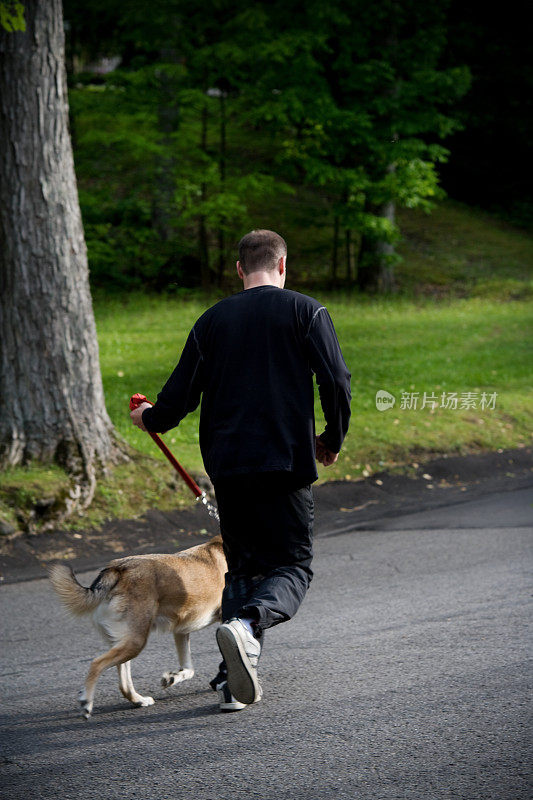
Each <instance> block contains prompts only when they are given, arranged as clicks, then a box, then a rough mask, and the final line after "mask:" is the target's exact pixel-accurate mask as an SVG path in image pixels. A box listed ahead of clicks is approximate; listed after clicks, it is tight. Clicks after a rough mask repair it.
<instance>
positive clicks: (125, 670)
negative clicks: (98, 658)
mask: <svg viewBox="0 0 533 800" xmlns="http://www.w3.org/2000/svg"><path fill="white" fill-rule="evenodd" d="M117 669H118V685H119V687H120V691H121V692H122V694H123V695H124V697H125V698H126V700H130V701H131V702H132V703H134V704H135V705H136V706H153V704H154V702H155V701H154V698H153V697H143V695H142V694H139V693H138V692H137V691H135V687H134V685H133V681H132V679H131V661H125V662H124V663H123V664H117Z"/></svg>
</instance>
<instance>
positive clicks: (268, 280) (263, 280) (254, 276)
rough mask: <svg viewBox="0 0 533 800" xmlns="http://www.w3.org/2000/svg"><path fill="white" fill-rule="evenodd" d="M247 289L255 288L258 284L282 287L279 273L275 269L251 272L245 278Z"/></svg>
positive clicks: (244, 282)
mask: <svg viewBox="0 0 533 800" xmlns="http://www.w3.org/2000/svg"><path fill="white" fill-rule="evenodd" d="M243 284H244V288H245V289H255V288H256V287H257V286H275V287H276V288H277V289H280V288H281V287H280V285H279V275H278V273H277V272H276V271H275V270H269V271H267V270H264V271H263V270H262V271H257V272H250V274H249V275H245V276H244V278H243Z"/></svg>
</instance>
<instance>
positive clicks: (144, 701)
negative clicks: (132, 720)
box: [135, 695, 155, 708]
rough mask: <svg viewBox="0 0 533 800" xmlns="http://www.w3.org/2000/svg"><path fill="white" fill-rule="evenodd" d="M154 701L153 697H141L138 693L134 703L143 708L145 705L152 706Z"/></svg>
mask: <svg viewBox="0 0 533 800" xmlns="http://www.w3.org/2000/svg"><path fill="white" fill-rule="evenodd" d="M154 703H155V700H154V698H153V697H141V696H140V695H139V697H138V698H137V700H136V701H135V705H136V706H140V707H141V708H144V707H145V706H153V704H154Z"/></svg>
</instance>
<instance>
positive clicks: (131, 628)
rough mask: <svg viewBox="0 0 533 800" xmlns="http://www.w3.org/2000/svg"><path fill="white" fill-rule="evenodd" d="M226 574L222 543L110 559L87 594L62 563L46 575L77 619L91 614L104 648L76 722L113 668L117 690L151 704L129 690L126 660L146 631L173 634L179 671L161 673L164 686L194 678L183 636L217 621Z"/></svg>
mask: <svg viewBox="0 0 533 800" xmlns="http://www.w3.org/2000/svg"><path fill="white" fill-rule="evenodd" d="M226 570H227V566H226V559H225V557H224V551H223V549H222V538H221V537H220V536H215V537H214V538H213V539H211V540H210V541H209V542H206V543H205V544H201V545H198V546H197V547H191V548H189V549H188V550H183V551H181V552H179V553H174V554H168V555H167V554H163V555H161V554H156V555H142V556H128V557H126V558H117V559H116V560H114V561H111V562H110V563H109V564H108V565H107V567H105V568H104V569H103V570H102V571H101V572H100V574H99V575H98V577H97V578H96V579H95V581H94V582H93V584H92V586H91V587H90V588H85V587H84V586H82V585H81V584H80V583H78V581H77V579H76V577H75V575H74V573H73V571H72V570H71V569H70V567H67V566H66V565H65V564H54V565H53V566H51V567H50V569H49V576H50V580H51V581H52V585H53V587H54V589H55V591H56V592H57V594H58V595H59V597H60V598H61V600H62V602H63V603H64V604H65V605H66V607H67V608H68V609H69V610H70V611H71V612H72V613H73V614H76V615H82V614H89V613H91V612H92V617H93V623H94V625H95V626H96V628H97V630H98V631H99V632H100V633H101V634H102V636H103V638H104V641H105V642H106V643H107V644H108V645H109V646H110V648H111V649H110V650H108V651H107V653H104V655H102V656H99V657H98V658H95V659H94V661H93V662H92V663H91V666H90V669H89V673H88V675H87V679H86V681H85V687H84V688H83V689H82V690H81V692H80V696H79V700H80V704H81V707H82V714H83V716H84V717H85V718H86V719H88V718H89V717H90V716H91V712H92V709H93V701H94V689H95V685H96V681H97V680H98V678H99V676H100V674H101V673H102V672H103V670H105V669H107V668H108V667H113V666H116V667H117V668H118V675H119V686H120V691H121V692H122V694H123V695H124V697H126V698H127V699H128V700H131V702H132V703H134V704H135V705H138V706H151V705H152V704H153V702H154V699H153V697H143V696H142V695H140V694H138V693H137V692H136V691H135V688H134V686H133V682H132V679H131V668H130V662H131V659H133V658H135V657H136V656H138V655H139V653H140V652H141V650H142V649H143V647H144V646H145V644H146V641H147V639H148V636H149V634H150V631H151V630H155V629H160V630H161V629H162V630H166V631H171V632H172V633H173V634H174V640H175V642H176V649H177V651H178V658H179V665H180V669H179V671H178V672H165V674H164V675H163V677H162V679H161V683H162V685H163V686H164V687H169V686H173V685H174V684H175V683H179V682H180V681H186V680H189V679H190V678H192V676H193V675H194V669H193V664H192V659H191V649H190V642H189V634H190V633H192V632H193V631H198V630H200V629H201V628H205V627H206V625H210V624H211V623H212V622H216V621H217V620H220V618H221V617H220V602H221V598H222V589H223V588H224V574H225V572H226Z"/></svg>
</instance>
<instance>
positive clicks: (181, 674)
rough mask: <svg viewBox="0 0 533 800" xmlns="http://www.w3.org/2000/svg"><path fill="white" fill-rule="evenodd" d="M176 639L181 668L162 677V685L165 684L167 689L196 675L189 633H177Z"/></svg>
mask: <svg viewBox="0 0 533 800" xmlns="http://www.w3.org/2000/svg"><path fill="white" fill-rule="evenodd" d="M174 641H175V642H176V650H177V651H178V659H179V664H180V669H179V670H178V672H165V674H164V675H163V677H162V678H161V686H163V687H164V688H165V689H168V688H169V687H170V686H174V684H176V683H181V682H182V681H188V680H190V679H191V678H192V676H193V675H194V667H193V665H192V657H191V642H190V639H189V634H188V633H175V634H174Z"/></svg>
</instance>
